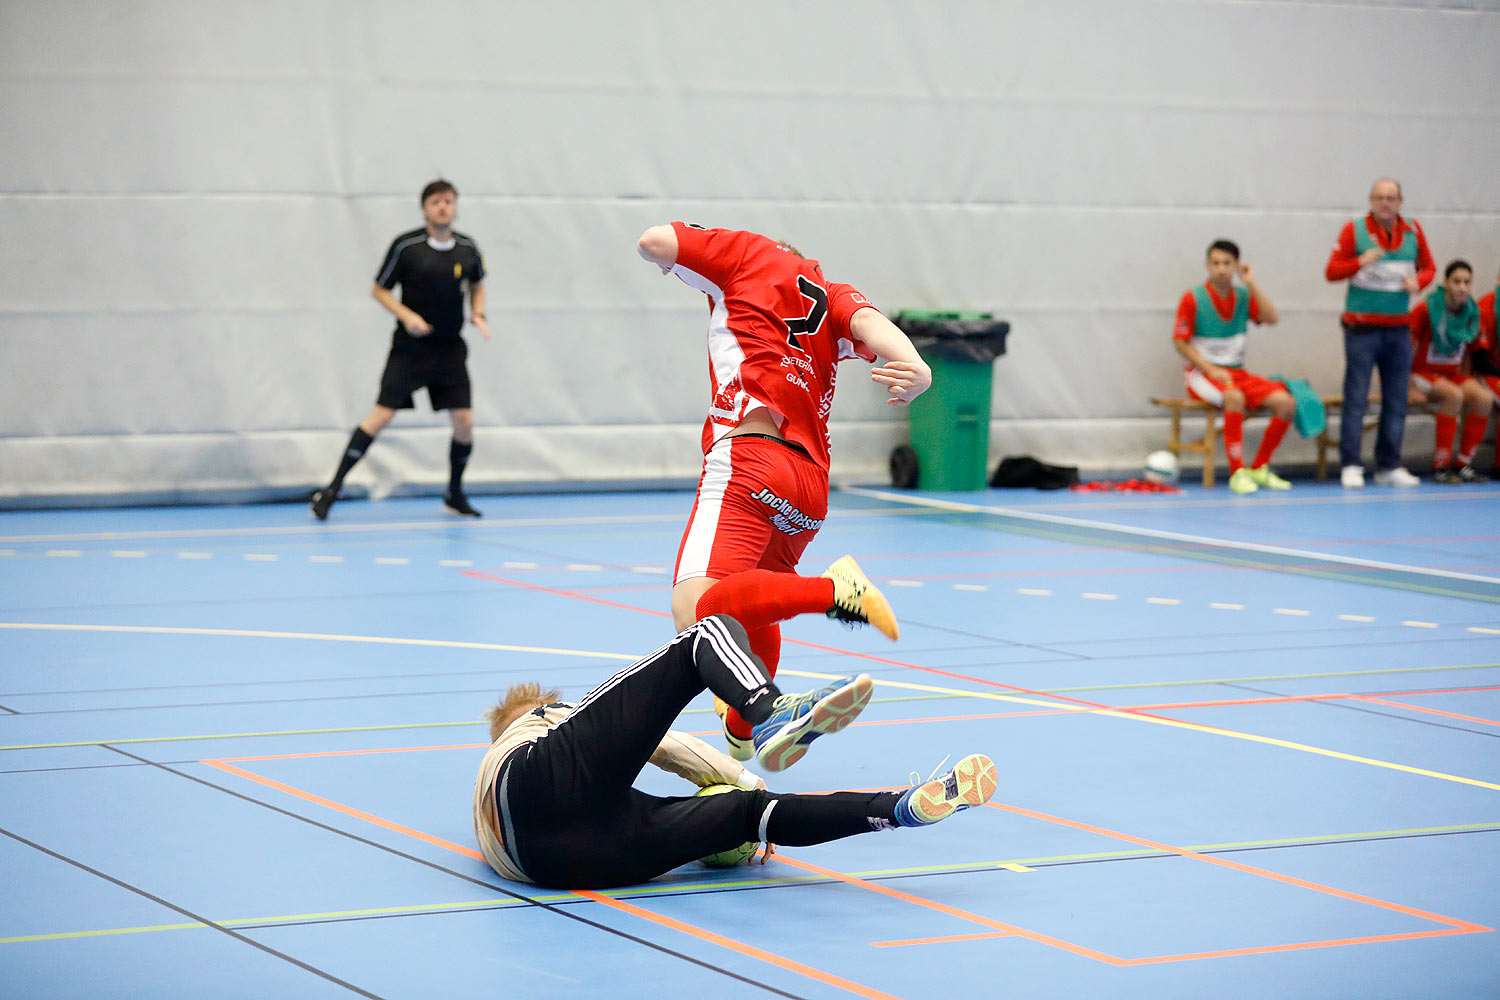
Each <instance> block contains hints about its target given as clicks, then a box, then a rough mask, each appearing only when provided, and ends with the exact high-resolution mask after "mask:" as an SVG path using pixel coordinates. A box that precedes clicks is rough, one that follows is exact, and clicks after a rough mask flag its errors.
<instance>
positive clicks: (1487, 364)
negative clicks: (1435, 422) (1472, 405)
mask: <svg viewBox="0 0 1500 1000" xmlns="http://www.w3.org/2000/svg"><path fill="white" fill-rule="evenodd" d="M1497 293H1500V275H1497V276H1496V278H1495V287H1494V288H1491V289H1490V290H1489V291H1488V292H1485V293H1484V294H1483V295H1481V296H1480V297H1479V340H1478V342H1477V343H1476V344H1475V348H1474V350H1473V351H1471V352H1470V354H1469V361H1470V363H1471V364H1472V365H1473V366H1474V374H1475V375H1477V376H1478V377H1479V378H1481V379H1483V380H1484V384H1485V385H1486V386H1487V387H1488V388H1489V390H1490V395H1491V396H1493V397H1494V398H1495V401H1496V403H1497V405H1500V329H1497V324H1496V322H1495V296H1496V294H1497ZM1490 478H1491V479H1500V445H1496V448H1495V457H1494V460H1493V461H1492V463H1491V466H1490Z"/></svg>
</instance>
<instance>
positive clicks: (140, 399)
mask: <svg viewBox="0 0 1500 1000" xmlns="http://www.w3.org/2000/svg"><path fill="white" fill-rule="evenodd" d="M1497 8H1500V4H1497V3H1495V2H1473V3H1460V2H1440V0H1433V2H1425V3H1422V2H1416V3H1413V2H1406V3H1397V2H1374V0H1366V2H1352V0H1351V2H1344V3H1289V2H1275V0H1265V2H1253V0H1245V2H1236V0H1113V2H1111V0H1066V2H1058V3H1052V4H1035V3H1023V2H1020V0H1004V2H985V0H967V2H955V3H945V4H941V5H911V4H907V3H898V2H895V0H885V2H878V3H871V4H863V5H859V6H858V8H855V7H851V6H850V5H846V4H834V3H806V2H800V3H794V2H791V0H770V2H765V3H760V4H756V5H754V6H753V7H751V6H746V5H743V4H701V3H688V2H686V0H667V2H661V3H652V4H607V3H602V2H597V0H570V2H562V3H554V4H548V5H543V6H537V5H530V4H521V3H516V2H500V3H478V2H472V0H447V2H440V3H434V4H427V5H423V6H422V7H421V8H420V9H414V8H412V7H411V6H410V5H409V4H398V3H395V2H394V0H372V2H368V3H357V2H355V0H322V2H316V0H315V2H311V3H291V2H289V0H288V2H269V3H250V2H243V3H241V2H234V3H214V4H194V3H188V2H166V0H145V2H142V3H137V4H133V5H130V6H129V7H123V6H120V5H113V4H100V3H94V2H88V0H63V2H48V3H42V2H39V0H38V2H30V0H18V2H14V3H6V4H3V5H0V232H4V233H5V234H6V237H7V239H6V241H5V249H4V250H3V251H0V252H3V254H4V257H3V260H0V498H5V497H9V498H23V499H24V498H27V497H45V496H52V497H56V496H85V495H90V494H111V493H136V494H138V495H148V494H149V495H153V496H184V495H191V494H193V493H194V492H195V491H200V492H201V491H209V490H229V491H234V490H240V491H249V492H253V491H255V490H257V489H276V490H282V489H287V490H290V489H298V488H303V487H307V486H310V485H312V484H313V483H315V482H317V481H319V480H321V479H322V478H324V477H325V476H326V475H327V474H328V471H329V469H328V465H329V464H330V463H331V462H332V460H333V458H334V457H335V455H336V453H337V450H338V448H339V446H340V444H341V443H342V441H343V440H344V438H345V437H346V436H347V433H348V429H349V427H350V426H352V424H353V423H354V422H355V421H356V420H357V419H358V418H359V417H360V416H362V415H363V414H364V413H365V412H366V410H367V409H368V407H369V405H370V403H371V401H372V400H373V396H374V392H375V387H376V381H377V379H378V375H379V372H380V367H381V364H382V362H383V359H384V354H385V350H386V348H387V345H388V342H389V330H390V327H391V325H392V323H391V321H390V319H389V317H388V316H387V315H386V314H385V313H384V312H383V311H381V310H380V309H379V308H378V307H377V306H376V305H375V304H374V303H373V302H372V301H371V300H370V299H369V296H368V291H369V285H370V280H371V277H372V276H373V274H374V271H375V269H376V267H377V266H378V263H379V261H380V258H381V256H382V254H383V252H384V250H385V247H386V245H387V244H388V242H389V241H390V239H391V237H392V236H394V235H395V234H396V233H397V232H400V231H402V230H404V229H407V228H411V227H413V226H415V225H416V224H418V222H419V216H418V212H417V204H416V195H417V191H418V190H419V189H420V187H421V186H422V184H423V183H425V182H426V181H427V180H428V179H430V178H431V177H432V176H433V175H435V174H437V173H439V172H442V173H445V174H447V175H448V176H450V177H452V178H453V179H454V180H455V181H456V182H457V183H458V185H459V187H460V190H461V191H462V197H461V199H460V213H461V218H460V223H459V225H460V228H461V229H463V230H465V231H467V232H469V233H471V234H472V235H473V236H474V237H475V238H476V239H477V240H478V241H479V243H480V245H481V247H482V248H483V249H484V251H485V255H486V263H487V265H488V267H489V269H490V277H489V279H488V282H487V285H488V288H489V291H490V307H489V312H490V318H491V322H492V325H493V327H494V329H495V332H496V338H495V340H494V341H493V342H490V343H484V342H482V341H480V340H479V339H477V338H476V337H473V336H471V337H470V344H471V365H470V367H471V371H472V373H473V376H474V381H475V388H476V397H475V410H476V416H477V418H478V421H479V424H480V428H479V442H480V443H479V447H478V448H477V449H476V452H475V457H474V461H473V463H472V465H471V470H472V471H471V478H472V479H473V480H475V481H476V482H480V483H483V482H489V483H492V484H499V485H505V484H516V483H525V482H539V481H557V482H575V483H578V482H598V481H619V482H627V481H628V482H636V481H641V480H649V479H659V478H667V479H675V478H689V477H691V476H692V475H693V474H694V473H695V471H696V468H697V464H698V456H697V452H696V438H697V430H698V425H699V424H700V422H701V419H702V413H703V406H704V402H705V397H706V393H707V390H706V386H705V381H706V380H705V379H704V370H705V361H704V356H703V347H702V334H701V327H702V324H703V318H704V317H703V312H704V311H703V308H702V305H701V302H700V300H698V299H695V298H694V296H693V295H692V294H691V293H689V292H688V291H687V290H686V289H685V288H683V287H682V286H681V285H680V284H679V283H677V282H675V281H672V280H664V279H662V278H660V277H659V276H658V275H657V274H656V273H655V272H654V270H653V269H651V268H650V267H649V266H648V265H645V264H644V263H643V262H641V261H640V260H639V259H638V258H637V257H636V255H635V253H634V240H635V238H636V236H637V235H638V234H639V232H640V230H641V229H642V228H644V227H645V226H647V225H650V224H653V223H657V222H661V221H666V220H668V219H672V218H682V219H686V220H689V221H696V222H701V223H704V224H710V225H725V226H735V227H743V228H750V229H757V230H760V231H763V232H768V233H771V234H773V235H776V236H778V237H779V238H784V239H789V240H791V241H793V242H795V243H797V244H798V245H800V246H802V247H803V248H804V249H806V250H807V251H808V252H809V253H811V254H813V255H815V256H817V257H819V258H821V259H822V261H823V262H824V265H825V267H826V269H827V271H828V273H829V274H830V275H831V276H833V277H834V278H836V279H838V280H849V281H852V282H853V283H854V284H856V285H858V286H859V287H861V288H862V289H863V290H864V291H865V292H866V293H867V294H869V295H870V296H871V298H872V299H873V300H874V301H875V302H876V303H877V304H878V305H880V306H882V307H883V308H886V309H887V310H894V309H899V308H903V307H906V308H924V307H929V308H930V307H945V308H970V309H973V308H983V309H992V310H994V311H995V312H997V313H998V314H1000V315H1003V316H1005V317H1007V318H1009V319H1011V320H1012V322H1013V323H1014V332H1013V334H1012V338H1011V342H1010V346H1011V350H1010V354H1009V356H1007V357H1006V358H1004V359H1002V360H1001V361H1000V362H999V363H998V364H997V366H996V370H995V402H994V421H993V423H992V427H991V440H992V452H994V453H995V454H996V456H998V455H999V454H1001V453H1016V452H1022V451H1028V452H1031V453H1034V454H1038V455H1040V456H1041V457H1044V458H1047V459H1049V460H1054V461H1067V462H1071V463H1079V464H1083V465H1086V466H1089V467H1091V468H1095V469H1098V468H1106V467H1119V468H1124V467H1129V466H1131V465H1133V464H1134V463H1135V462H1136V460H1137V457H1138V456H1139V455H1140V454H1142V453H1143V451H1145V450H1149V448H1150V447H1154V446H1155V445H1157V444H1159V443H1160V441H1161V440H1162V438H1163V436H1164V426H1165V424H1164V420H1163V419H1162V418H1160V417H1158V416H1157V415H1156V414H1154V413H1153V412H1152V411H1151V408H1150V407H1149V405H1148V404H1147V403H1146V397H1147V396H1148V395H1152V394H1160V393H1176V392H1177V391H1179V388H1180V380H1179V375H1178V371H1179V368H1178V365H1177V358H1176V355H1175V353H1174V352H1173V351H1172V348H1171V344H1170V341H1169V331H1170V326H1171V322H1172V314H1173V310H1174V307H1175V304H1176V301H1177V298H1178V297H1179V296H1180V295H1181V293H1182V291H1183V290H1184V289H1185V288H1186V287H1188V286H1189V285H1190V284H1193V283H1195V282H1196V281H1198V280H1200V278H1201V275H1202V271H1201V259H1202V252H1203V248H1204V246H1205V245H1206V244H1207V243H1208V242H1209V241H1210V240H1212V239H1214V238H1216V237H1219V236H1227V237H1230V238H1232V239H1235V240H1237V241H1239V242H1240V244H1241V245H1242V246H1243V247H1244V249H1245V253H1246V257H1247V259H1249V260H1250V261H1251V262H1253V263H1254V264H1255V266H1256V268H1257V271H1258V274H1259V276H1260V278H1261V281H1262V283H1263V284H1264V286H1265V287H1266V289H1267V291H1268V292H1269V293H1270V295H1271V296H1272V298H1273V299H1274V300H1275V301H1276V303H1277V305H1278V306H1279V307H1280V310H1281V313H1282V322H1281V323H1280V324H1279V325H1278V326H1277V327H1274V328H1270V329H1261V330H1257V331H1255V332H1254V333H1253V334H1252V337H1251V341H1250V364H1251V366H1252V367H1253V368H1255V369H1257V370H1260V371H1264V372H1268V373H1269V372H1273V371H1281V372H1284V373H1286V374H1288V375H1300V376H1303V377H1306V378H1308V379H1309V380H1310V381H1312V382H1313V384H1314V385H1315V386H1316V387H1318V388H1320V389H1322V390H1325V391H1328V392H1334V391H1337V389H1338V386H1339V383H1340V380H1341V377H1342V348H1341V344H1340V339H1339V333H1338V329H1337V313H1338V310H1339V303H1340V301H1341V298H1342V290H1341V288H1340V287H1339V286H1335V285H1329V284H1328V283H1327V282H1325V281H1324V280H1323V277H1322V271H1323V265H1324V262H1325V261H1326V258H1327V254H1328V249H1329V246H1330V244H1331V242H1332V239H1333V237H1334V234H1335V233H1336V232H1337V230H1338V228H1339V226H1340V225H1341V224H1342V223H1343V221H1344V220H1345V219H1347V218H1348V217H1349V216H1350V215H1351V214H1354V213H1356V212H1359V211H1360V210H1361V209H1362V207H1363V204H1364V196H1365V192H1366V190H1367V189H1368V186H1369V184H1370V182H1371V181H1372V180H1373V179H1374V178H1375V177H1376V176H1378V175H1381V174H1387V173H1388V174H1392V175H1394V176H1397V177H1398V178H1400V179H1401V180H1402V182H1403V183H1404V185H1405V189H1406V194H1407V206H1406V207H1407V210H1408V211H1409V213H1410V214H1412V215H1414V216H1416V217H1417V218H1419V219H1420V220H1421V221H1422V222H1423V223H1424V225H1425V226H1426V229H1427V232H1428V235H1429V237H1430V239H1431V242H1432V246H1433V252H1434V254H1435V255H1436V256H1437V257H1438V259H1439V264H1440V265H1441V264H1442V263H1443V262H1444V261H1446V260H1447V259H1449V258H1451V257H1454V256H1464V257H1467V258H1468V259H1470V260H1471V261H1473V262H1474V264H1475V265H1476V267H1477V269H1478V275H1477V277H1478V278H1479V280H1478V282H1477V283H1476V284H1477V285H1478V286H1479V287H1480V288H1487V287H1489V284H1488V283H1489V281H1490V277H1491V276H1492V275H1494V274H1495V272H1496V271H1497V270H1500V195H1497V193H1496V188H1495V184H1494V177H1493V173H1494V171H1493V165H1494V164H1495V163H1496V162H1500V110H1497V108H1496V104H1495V96H1496V95H1497V94H1500V60H1497V59H1496V58H1495V53H1496V52H1500V13H1497ZM856 10H857V12H858V16H857V17H856V16H853V15H852V13H851V12H853V11H856ZM840 382H841V388H840V394H839V397H838V399H837V401H836V403H835V407H834V411H833V417H834V428H833V436H834V441H835V468H834V472H835V476H836V478H841V479H845V480H850V479H853V480H858V479H865V480H878V479H880V478H882V477H883V475H884V472H883V470H884V463H885V456H886V454H887V452H888V451H889V449H890V447H891V446H892V445H893V444H895V443H897V442H899V441H900V440H902V439H903V438H904V436H905V423H904V419H903V417H902V415H901V414H900V413H899V412H897V411H895V410H893V409H891V408H889V407H885V406H883V405H882V404H881V394H880V392H879V391H878V390H877V389H876V388H874V387H873V386H870V385H869V384H868V383H867V381H866V375H865V372H864V370H863V366H861V365H858V364H850V365H848V366H846V369H845V370H844V371H843V373H842V378H841V380H840ZM1253 428H1254V425H1253V424H1252V436H1253V434H1254V433H1255V431H1254V429H1253ZM1413 428H1414V429H1413V433H1412V434H1411V435H1409V443H1410V444H1411V446H1412V447H1416V448H1420V447H1426V445H1425V444H1424V443H1423V435H1424V434H1425V433H1426V431H1425V426H1424V425H1423V424H1422V423H1421V421H1414V423H1413ZM446 434H447V431H446V419H445V417H444V416H442V415H434V414H432V413H430V412H427V411H423V410H419V411H418V412H417V413H416V414H403V415H402V416H401V417H400V418H399V419H398V421H397V423H396V424H395V425H393V427H392V428H391V429H390V430H389V431H387V432H386V434H385V435H383V436H382V439H381V442H380V443H379V444H378V445H377V446H376V447H375V448H373V449H372V450H371V452H370V455H369V457H368V458H367V460H366V461H365V462H364V463H362V464H361V466H360V467H359V469H358V471H357V472H356V474H355V476H354V477H353V479H352V480H351V481H352V483H353V484H354V485H363V486H367V487H369V488H371V489H372V490H375V491H376V492H383V491H388V490H391V489H401V488H403V486H406V487H410V486H411V485H412V484H417V485H422V484H436V483H440V482H441V481H442V479H443V474H444V470H443V462H444V454H445V449H444V447H443V441H444V440H445V438H446ZM1409 450H1410V449H1409ZM1283 454H1284V455H1285V456H1286V457H1287V460H1288V461H1298V460H1306V459H1307V458H1309V457H1310V451H1309V449H1308V448H1307V446H1306V444H1305V443H1304V442H1300V441H1292V442H1289V443H1288V445H1287V446H1286V450H1285V451H1284V452H1283Z"/></svg>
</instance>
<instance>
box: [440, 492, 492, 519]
mask: <svg viewBox="0 0 1500 1000" xmlns="http://www.w3.org/2000/svg"><path fill="white" fill-rule="evenodd" d="M443 509H444V510H446V511H447V512H448V513H450V514H452V515H454V516H455V517H483V516H484V515H483V514H481V513H479V511H477V510H475V509H474V508H473V507H470V506H469V498H468V497H466V496H464V491H463V490H455V489H449V490H448V492H447V493H444V494H443Z"/></svg>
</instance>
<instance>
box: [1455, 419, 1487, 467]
mask: <svg viewBox="0 0 1500 1000" xmlns="http://www.w3.org/2000/svg"><path fill="white" fill-rule="evenodd" d="M1489 425H1490V415H1489V414H1488V413H1471V414H1469V415H1468V416H1467V417H1464V436H1463V440H1461V441H1460V442H1459V443H1458V464H1459V465H1468V464H1469V463H1470V462H1472V461H1474V450H1475V449H1476V448H1478V447H1479V442H1481V441H1483V440H1484V432H1485V429H1486V428H1488V427H1489Z"/></svg>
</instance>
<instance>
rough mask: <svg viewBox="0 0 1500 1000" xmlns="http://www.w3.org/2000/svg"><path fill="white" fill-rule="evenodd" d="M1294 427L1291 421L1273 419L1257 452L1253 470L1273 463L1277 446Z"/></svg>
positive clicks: (1267, 426)
mask: <svg viewBox="0 0 1500 1000" xmlns="http://www.w3.org/2000/svg"><path fill="white" fill-rule="evenodd" d="M1290 426H1292V422H1291V421H1290V420H1282V419H1281V418H1280V417H1272V418H1271V422H1270V423H1269V424H1266V433H1265V436H1264V437H1262V438H1261V439H1260V448H1259V449H1258V450H1257V451H1256V452H1255V461H1254V462H1252V463H1251V466H1252V467H1253V468H1256V469H1258V468H1260V467H1261V466H1262V465H1266V464H1268V463H1269V462H1270V461H1271V453H1272V452H1274V451H1275V450H1276V446H1277V445H1279V444H1281V439H1282V438H1283V437H1285V436H1286V429H1287V428H1288V427H1290Z"/></svg>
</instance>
